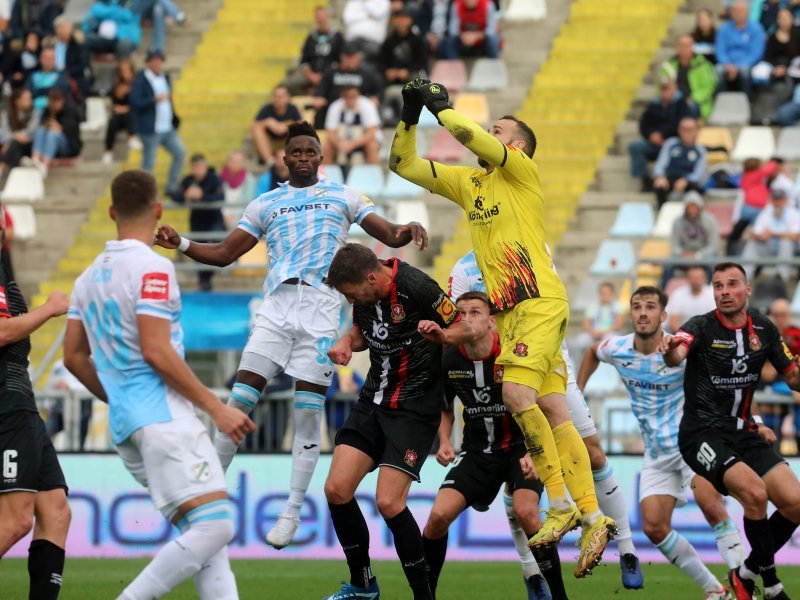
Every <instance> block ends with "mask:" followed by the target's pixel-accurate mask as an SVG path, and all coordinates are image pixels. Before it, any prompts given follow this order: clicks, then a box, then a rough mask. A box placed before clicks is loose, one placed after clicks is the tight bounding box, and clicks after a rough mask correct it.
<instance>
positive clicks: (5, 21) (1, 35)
mask: <svg viewBox="0 0 800 600" xmlns="http://www.w3.org/2000/svg"><path fill="white" fill-rule="evenodd" d="M6 9H8V10H6ZM10 12H11V9H10V8H9V5H8V0H0V85H2V84H3V83H5V82H6V81H8V79H9V78H10V77H11V69H12V67H13V65H14V62H15V60H16V58H17V53H18V52H19V45H20V44H19V42H18V41H15V43H14V46H16V47H17V52H16V53H15V52H14V49H13V48H12V45H11V26H10V21H9V15H10Z"/></svg>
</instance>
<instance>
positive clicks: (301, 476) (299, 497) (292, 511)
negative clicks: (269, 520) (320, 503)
mask: <svg viewBox="0 0 800 600" xmlns="http://www.w3.org/2000/svg"><path fill="white" fill-rule="evenodd" d="M324 407H325V396H323V395H322V394H315V393H313V392H295V394H294V442H293V443H292V479H291V483H290V491H289V500H288V501H287V503H286V514H288V515H289V516H291V517H295V518H299V517H300V509H301V508H302V506H303V500H304V498H305V497H306V491H307V490H308V486H309V485H310V484H311V477H312V475H314V469H315V468H316V466H317V460H319V451H320V447H319V445H320V425H321V423H322V411H323V409H324Z"/></svg>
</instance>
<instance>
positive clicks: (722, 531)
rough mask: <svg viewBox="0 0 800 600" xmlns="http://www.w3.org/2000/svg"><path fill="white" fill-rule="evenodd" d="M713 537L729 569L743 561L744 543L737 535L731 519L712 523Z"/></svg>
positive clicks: (737, 532)
mask: <svg viewBox="0 0 800 600" xmlns="http://www.w3.org/2000/svg"><path fill="white" fill-rule="evenodd" d="M714 537H715V538H716V540H717V548H719V553H720V554H721V555H722V558H724V559H725V563H726V564H727V565H728V568H729V569H735V568H736V567H738V566H739V565H740V564H742V563H743V562H744V544H742V538H741V537H740V536H739V530H738V529H737V528H736V525H734V524H733V521H732V520H731V519H727V520H725V521H723V522H722V523H717V524H716V525H714Z"/></svg>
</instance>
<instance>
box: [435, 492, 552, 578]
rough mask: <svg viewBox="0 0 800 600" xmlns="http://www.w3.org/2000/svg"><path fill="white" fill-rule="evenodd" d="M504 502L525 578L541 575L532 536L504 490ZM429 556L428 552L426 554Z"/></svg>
mask: <svg viewBox="0 0 800 600" xmlns="http://www.w3.org/2000/svg"><path fill="white" fill-rule="evenodd" d="M503 504H504V505H505V507H506V517H507V518H508V527H509V529H511V537H512V538H513V540H514V547H515V548H516V549H517V554H519V562H520V563H521V564H522V574H523V575H525V579H528V578H529V577H532V576H533V575H539V574H540V573H541V571H540V570H539V565H538V564H536V559H535V558H533V552H531V549H530V548H529V547H528V540H529V539H530V536H529V535H528V534H526V533H525V531H524V530H523V529H522V526H521V525H520V524H519V521H518V520H517V515H516V514H515V513H514V503H513V500H512V499H511V496H509V495H508V494H506V493H505V491H504V492H503ZM426 556H427V554H426Z"/></svg>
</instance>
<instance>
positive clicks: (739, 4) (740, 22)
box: [731, 0, 750, 27]
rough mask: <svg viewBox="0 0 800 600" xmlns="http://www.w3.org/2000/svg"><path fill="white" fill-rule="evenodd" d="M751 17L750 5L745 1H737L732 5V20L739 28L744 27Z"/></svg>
mask: <svg viewBox="0 0 800 600" xmlns="http://www.w3.org/2000/svg"><path fill="white" fill-rule="evenodd" d="M749 16H750V4H749V3H748V2H744V0H737V1H736V2H734V3H733V4H731V19H732V20H733V22H734V23H735V24H736V26H737V27H744V26H745V24H746V23H747V19H748V17H749Z"/></svg>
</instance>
